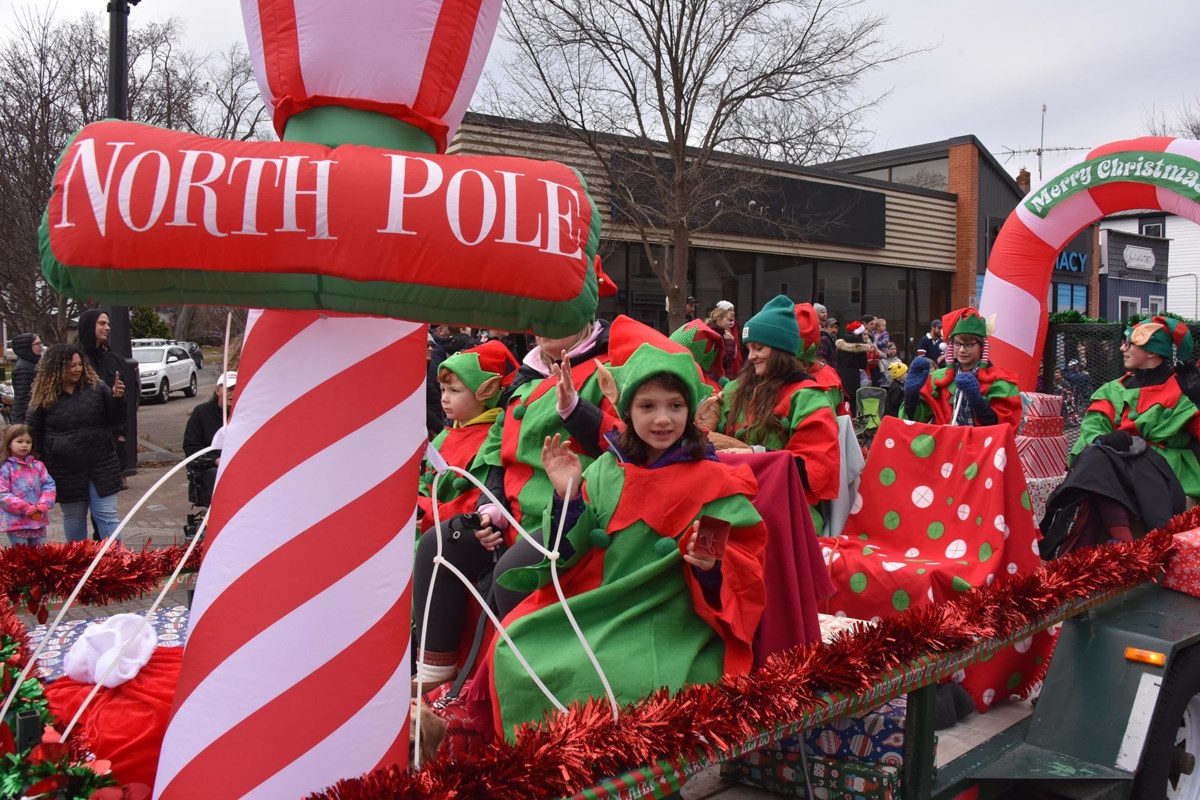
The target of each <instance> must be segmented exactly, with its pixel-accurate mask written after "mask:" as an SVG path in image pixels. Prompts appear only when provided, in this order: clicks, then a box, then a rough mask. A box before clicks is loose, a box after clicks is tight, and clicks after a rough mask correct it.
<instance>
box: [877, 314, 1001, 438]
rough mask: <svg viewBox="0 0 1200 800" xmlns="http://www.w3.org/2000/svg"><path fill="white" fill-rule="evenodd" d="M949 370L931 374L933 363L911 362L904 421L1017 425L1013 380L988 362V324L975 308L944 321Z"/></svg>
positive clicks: (924, 359) (950, 315) (918, 358)
mask: <svg viewBox="0 0 1200 800" xmlns="http://www.w3.org/2000/svg"><path fill="white" fill-rule="evenodd" d="M942 329H943V330H944V331H946V332H947V339H948V342H949V343H948V345H947V347H946V358H947V361H949V362H951V363H950V365H949V366H947V367H944V368H942V369H939V370H936V371H934V372H933V374H932V375H930V370H931V369H932V367H933V362H932V361H930V360H929V359H928V358H925V357H924V356H919V357H917V358H915V359H913V362H912V365H911V366H910V367H909V368H908V375H906V376H905V378H904V405H903V407H902V408H901V410H900V416H901V417H902V418H903V419H912V420H916V421H917V422H930V423H933V424H934V425H972V426H978V425H1012V426H1013V430H1014V431H1015V430H1016V428H1017V426H1018V425H1019V424H1020V422H1021V393H1020V392H1019V391H1018V389H1017V385H1016V379H1015V377H1014V376H1013V375H1012V374H1011V373H1009V372H1008V371H1007V370H1004V369H1001V368H1000V367H994V366H992V364H991V362H989V361H988V357H987V336H988V323H987V321H985V320H984V318H983V317H981V316H980V315H979V311H978V310H976V309H974V308H970V307H967V308H960V309H958V310H956V311H951V312H950V313H949V314H947V315H946V316H944V317H942Z"/></svg>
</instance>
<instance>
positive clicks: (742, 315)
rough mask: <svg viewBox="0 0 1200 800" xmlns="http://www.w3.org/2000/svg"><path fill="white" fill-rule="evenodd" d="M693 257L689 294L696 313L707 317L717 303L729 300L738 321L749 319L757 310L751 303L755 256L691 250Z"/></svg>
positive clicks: (752, 299) (752, 300)
mask: <svg viewBox="0 0 1200 800" xmlns="http://www.w3.org/2000/svg"><path fill="white" fill-rule="evenodd" d="M692 255H693V257H694V264H695V275H696V285H695V289H694V290H693V292H692V294H693V295H694V296H695V297H696V301H697V302H698V304H699V305H698V306H697V311H699V312H700V313H701V314H703V315H707V314H708V312H709V311H711V310H712V307H713V306H715V305H716V304H717V301H718V300H728V301H729V302H731V303H733V305H734V306H735V307H736V309H737V318H738V320H747V319H749V318H750V317H751V316H752V315H753V314H754V312H755V311H756V310H757V306H755V303H754V261H755V258H757V256H755V254H754V253H744V252H741V251H738V250H723V251H722V250H701V249H695V250H693V251H692ZM764 302H765V301H764ZM760 305H761V303H760Z"/></svg>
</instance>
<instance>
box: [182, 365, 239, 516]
mask: <svg viewBox="0 0 1200 800" xmlns="http://www.w3.org/2000/svg"><path fill="white" fill-rule="evenodd" d="M236 385H237V373H236V372H233V371H230V372H223V373H221V376H220V377H219V378H217V385H216V386H215V387H213V394H212V397H210V398H209V399H208V402H206V403H201V404H200V405H198V406H196V407H195V408H193V409H192V413H191V416H189V417H188V421H187V427H186V428H184V430H183V454H184V455H185V456H190V455H193V454H194V453H198V452H200V451H201V450H203V449H204V448H206V447H208V446H209V445H211V444H212V443H213V437H215V436H216V435H217V431H219V430H221V428H223V427H225V419H226V414H227V412H226V408H232V407H233V392H234V387H235V386H236ZM220 464H221V451H220V450H214V451H213V452H211V453H209V454H208V455H205V456H201V457H200V458H198V459H196V460H195V461H193V462H192V463H191V464H189V465H188V475H189V477H191V478H192V479H194V480H195V481H196V484H195V486H197V487H198V489H199V492H198V493H197V497H196V505H199V506H210V505H212V493H213V487H215V486H216V485H217V467H218V466H220Z"/></svg>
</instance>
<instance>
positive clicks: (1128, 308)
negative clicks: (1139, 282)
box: [1117, 295, 1142, 322]
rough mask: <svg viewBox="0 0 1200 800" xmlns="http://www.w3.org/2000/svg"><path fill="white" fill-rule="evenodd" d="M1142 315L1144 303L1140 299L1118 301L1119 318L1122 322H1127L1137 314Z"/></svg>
mask: <svg viewBox="0 0 1200 800" xmlns="http://www.w3.org/2000/svg"><path fill="white" fill-rule="evenodd" d="M1141 313H1142V301H1141V298H1138V297H1125V296H1124V295H1121V297H1120V298H1119V299H1118V300H1117V318H1118V320H1119V321H1120V322H1125V321H1126V320H1128V319H1129V318H1130V317H1132V316H1134V315H1135V314H1141Z"/></svg>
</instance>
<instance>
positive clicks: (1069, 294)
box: [1047, 283, 1088, 314]
mask: <svg viewBox="0 0 1200 800" xmlns="http://www.w3.org/2000/svg"><path fill="white" fill-rule="evenodd" d="M1087 301H1088V287H1087V286H1086V285H1084V284H1080V283H1055V284H1054V285H1053V286H1051V288H1050V302H1049V303H1048V304H1047V305H1049V307H1050V310H1051V311H1052V312H1053V311H1071V310H1072V309H1073V310H1075V311H1078V312H1080V313H1083V314H1086V313H1087Z"/></svg>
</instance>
